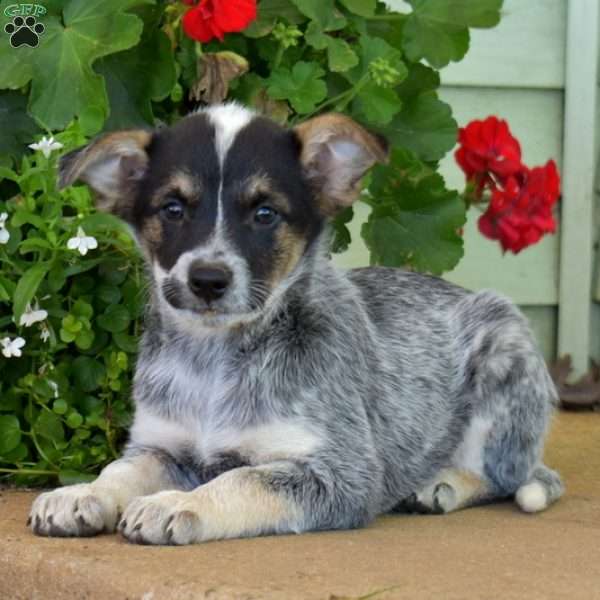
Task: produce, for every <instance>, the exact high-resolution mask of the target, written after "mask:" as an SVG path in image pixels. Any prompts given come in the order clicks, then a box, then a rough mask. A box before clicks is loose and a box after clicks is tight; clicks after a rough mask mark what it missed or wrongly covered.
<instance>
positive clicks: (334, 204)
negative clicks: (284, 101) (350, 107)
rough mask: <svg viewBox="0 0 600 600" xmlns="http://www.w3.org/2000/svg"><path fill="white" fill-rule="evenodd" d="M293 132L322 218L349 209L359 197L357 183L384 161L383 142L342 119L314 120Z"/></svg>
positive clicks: (334, 115)
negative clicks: (375, 165) (368, 171)
mask: <svg viewBox="0 0 600 600" xmlns="http://www.w3.org/2000/svg"><path fill="white" fill-rule="evenodd" d="M294 131H295V132H296V135H297V136H298V138H299V139H300V142H301V144H302V149H301V154H300V160H301V161H302V164H303V165H304V169H305V172H306V176H307V177H308V179H309V181H310V182H311V185H312V186H313V188H314V190H315V192H316V194H317V196H318V198H319V200H320V202H321V208H322V210H323V214H325V215H333V214H335V212H337V211H338V210H340V209H342V208H345V207H346V206H350V204H352V203H353V202H354V201H355V200H356V199H357V198H358V196H359V194H360V191H361V190H360V180H361V179H362V177H363V175H364V174H365V173H366V172H367V170H368V169H369V168H370V167H372V166H373V165H374V164H375V163H376V162H380V163H386V162H387V161H388V145H387V142H386V141H385V139H383V138H382V137H380V136H378V135H374V134H373V133H370V132H369V131H367V130H366V129H365V128H364V127H361V126H360V125H359V124H358V123H356V122H355V121H353V120H352V119H351V118H350V117H346V116H345V115H341V114H337V113H329V114H325V115H322V116H319V117H314V118H313V119H310V120H308V121H306V122H304V123H301V124H300V125H298V126H296V127H295V128H294Z"/></svg>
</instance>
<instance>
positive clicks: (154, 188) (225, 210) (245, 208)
mask: <svg viewBox="0 0 600 600" xmlns="http://www.w3.org/2000/svg"><path fill="white" fill-rule="evenodd" d="M217 141H218V140H216V130H215V126H214V124H213V123H212V122H211V120H210V119H209V118H208V116H207V115H206V114H202V113H200V114H197V115H194V116H192V117H188V118H186V119H184V120H183V121H182V122H180V123H179V124H177V125H175V126H174V127H171V128H169V129H165V130H163V131H159V132H158V133H156V134H155V136H154V138H153V140H152V142H151V144H150V145H149V148H148V155H149V160H150V162H149V168H148V171H147V175H146V177H145V178H144V180H143V181H142V182H141V185H140V188H139V194H138V196H137V200H136V203H135V209H134V222H133V225H134V227H135V228H136V229H137V231H138V234H139V237H140V239H141V241H142V244H143V245H144V246H145V247H146V248H147V249H148V251H149V254H150V256H151V259H152V260H154V261H157V262H158V264H159V265H160V266H161V268H162V269H164V270H166V271H169V270H170V269H171V268H172V267H173V266H174V265H175V264H176V263H177V260H178V258H179V257H180V256H181V255H182V254H183V253H185V252H188V251H192V250H196V249H201V248H203V247H206V246H207V245H208V244H213V243H214V242H215V237H219V236H221V237H222V238H223V239H222V240H221V241H222V245H223V248H224V249H225V251H224V255H223V257H222V260H224V261H225V262H226V261H227V252H231V253H235V254H236V255H237V258H238V259H239V258H241V259H242V260H243V261H244V263H245V264H246V269H247V272H248V274H249V278H248V279H249V281H250V286H253V287H255V288H257V289H261V290H263V294H262V296H260V297H259V298H258V301H257V306H252V307H249V308H251V309H254V308H257V307H258V306H260V304H262V302H263V301H264V300H265V299H266V296H268V291H269V290H272V289H273V288H275V287H276V286H277V284H278V283H279V282H280V281H281V280H282V279H284V278H285V277H286V276H287V275H289V273H290V272H291V271H292V270H293V269H294V267H295V266H296V265H297V263H298V261H299V260H300V258H301V256H302V255H303V253H304V251H305V249H306V248H307V246H309V245H310V243H311V242H312V241H313V240H314V239H315V238H316V236H317V235H318V233H319V231H320V229H321V227H322V217H321V216H320V214H319V212H318V210H317V208H316V207H315V206H314V205H313V204H314V203H313V198H312V195H311V192H310V189H309V188H308V186H307V184H306V183H305V181H304V178H303V172H302V166H301V165H300V161H299V156H300V144H299V141H298V138H297V136H296V134H295V133H294V132H292V131H288V130H285V129H283V128H282V127H280V126H278V125H276V124H274V123H272V122H270V121H268V120H267V119H263V118H260V117H257V118H254V119H252V120H251V121H250V122H249V123H248V124H247V125H246V126H245V127H243V128H242V129H241V130H240V131H238V132H237V134H236V136H235V137H234V139H233V141H232V143H231V146H230V147H229V149H228V152H227V154H226V155H225V158H224V163H223V164H222V165H221V164H220V162H219V158H218V153H217V150H216V145H217ZM173 202H176V203H178V204H181V205H182V206H183V211H182V212H181V211H179V212H178V209H173V210H171V209H169V208H168V207H169V205H170V204H171V203H173ZM219 204H220V206H219ZM165 210H167V213H166V214H165ZM171 212H173V214H174V216H173V215H171ZM170 215H171V216H173V218H170ZM218 218H220V219H221V222H220V223H219V226H218V227H217V219H218ZM217 230H218V234H217ZM181 283H182V284H185V282H181ZM232 285H233V286H235V285H236V282H235V281H234V282H233V283H232ZM174 295H176V290H175V291H174ZM245 295H246V296H248V297H250V296H252V298H253V299H254V300H257V296H256V294H251V293H250V291H249V290H247V291H246V294H245ZM175 300H177V298H175ZM172 304H173V302H172ZM175 304H177V302H175ZM175 304H174V305H175Z"/></svg>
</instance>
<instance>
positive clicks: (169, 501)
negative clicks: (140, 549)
mask: <svg viewBox="0 0 600 600" xmlns="http://www.w3.org/2000/svg"><path fill="white" fill-rule="evenodd" d="M118 530H119V531H120V532H121V534H122V535H123V536H124V537H126V538H127V539H128V540H129V541H130V542H133V543H134V544H160V545H165V544H169V545H185V544H194V543H197V542H200V541H202V531H201V530H202V527H201V520H200V511H199V499H197V498H195V497H194V496H192V494H191V493H189V492H160V493H158V494H153V495H152V496H145V497H140V498H136V499H135V500H133V501H132V502H131V503H130V504H129V506H128V507H127V509H126V510H125V512H124V513H123V518H122V519H121V522H120V523H119V525H118Z"/></svg>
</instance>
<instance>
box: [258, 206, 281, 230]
mask: <svg viewBox="0 0 600 600" xmlns="http://www.w3.org/2000/svg"><path fill="white" fill-rule="evenodd" d="M278 217H279V213H278V212H277V211H276V210H275V209H274V208H271V207H270V206H259V207H258V208H257V209H256V210H255V211H254V222H255V223H256V224H257V225H272V224H273V223H275V221H276V220H277V219H278Z"/></svg>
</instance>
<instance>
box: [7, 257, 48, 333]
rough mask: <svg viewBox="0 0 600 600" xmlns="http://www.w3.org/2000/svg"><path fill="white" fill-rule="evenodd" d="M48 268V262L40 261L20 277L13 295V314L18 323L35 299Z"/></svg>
mask: <svg viewBox="0 0 600 600" xmlns="http://www.w3.org/2000/svg"><path fill="white" fill-rule="evenodd" d="M48 269H49V265H48V264H45V263H39V264H37V265H34V266H33V267H31V268H30V269H28V270H27V271H25V273H24V274H23V275H22V276H21V278H20V279H19V283H17V287H16V289H15V294H14V297H13V315H14V317H15V322H16V323H18V322H19V319H20V318H21V315H22V314H23V312H25V308H26V307H27V305H28V304H29V303H30V302H31V300H32V299H33V297H34V295H35V293H36V291H37V289H38V287H39V285H40V283H41V282H42V280H43V279H44V276H45V275H46V273H47V272H48Z"/></svg>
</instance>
